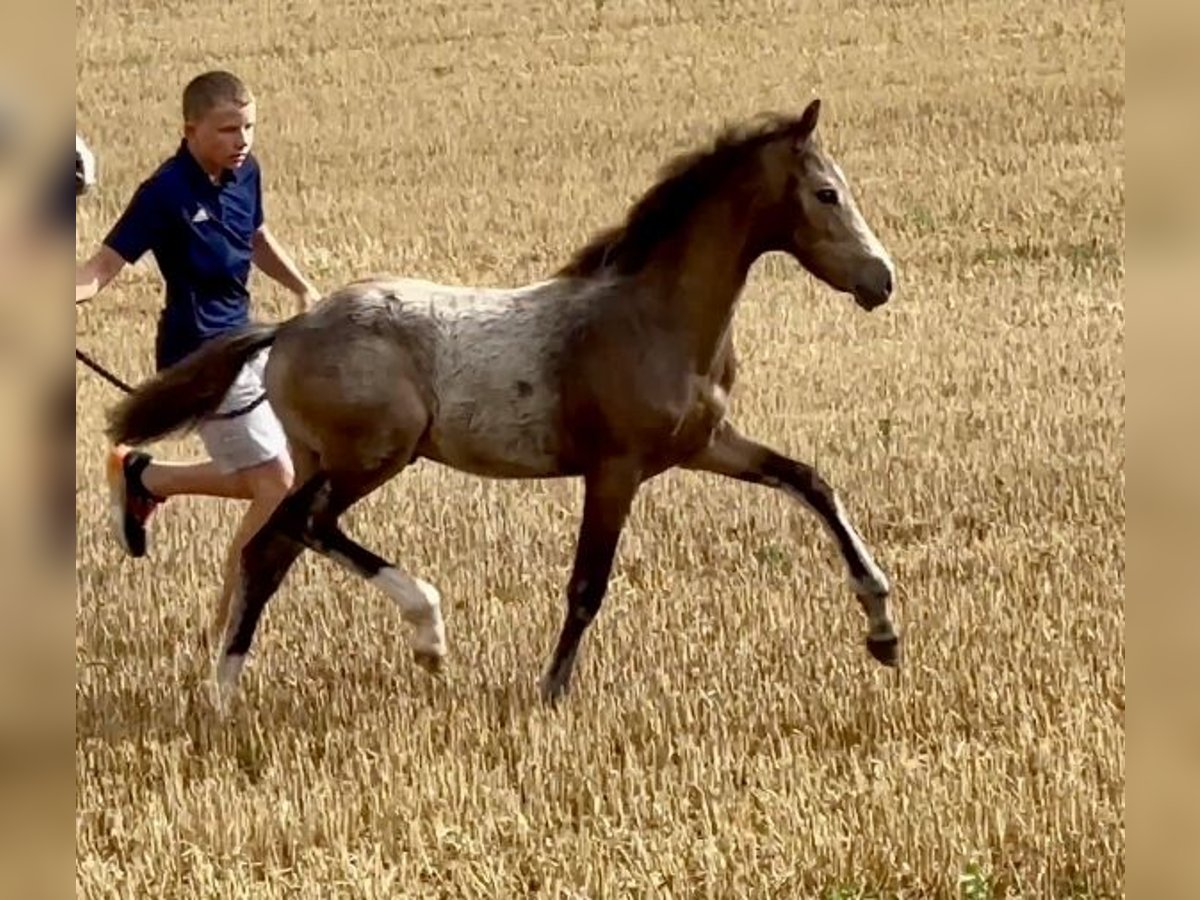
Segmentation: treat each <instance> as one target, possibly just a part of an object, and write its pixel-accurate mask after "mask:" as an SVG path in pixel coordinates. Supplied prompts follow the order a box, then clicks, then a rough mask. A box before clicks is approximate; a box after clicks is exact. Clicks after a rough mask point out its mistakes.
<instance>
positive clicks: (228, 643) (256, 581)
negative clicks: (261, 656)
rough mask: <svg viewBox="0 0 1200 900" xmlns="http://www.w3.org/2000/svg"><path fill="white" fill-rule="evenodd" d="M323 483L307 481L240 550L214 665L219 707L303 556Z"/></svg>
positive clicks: (317, 478) (318, 477)
mask: <svg viewBox="0 0 1200 900" xmlns="http://www.w3.org/2000/svg"><path fill="white" fill-rule="evenodd" d="M327 481H328V476H326V475H325V474H324V473H322V472H317V473H314V474H312V475H309V477H308V478H307V480H305V481H304V482H303V483H301V484H300V485H299V486H298V487H297V488H296V489H295V490H294V491H292V493H290V494H288V496H286V497H285V498H284V499H283V501H282V502H281V503H280V504H279V506H277V507H276V508H275V511H274V512H273V513H272V514H271V517H270V518H269V519H268V520H267V521H266V523H265V524H264V525H263V526H262V528H260V529H259V530H258V531H257V532H256V533H255V534H254V535H253V537H251V538H250V540H249V541H247V542H246V546H245V547H244V548H243V549H242V554H241V570H240V573H239V577H238V579H237V583H236V585H235V586H234V589H233V597H232V603H231V604H230V608H229V611H228V616H227V618H226V620H225V635H224V641H223V643H222V649H221V655H220V657H219V659H218V661H217V687H218V690H219V691H220V700H221V702H222V703H223V701H224V700H225V699H226V698H227V697H228V696H229V695H230V694H231V693H232V691H233V689H234V687H235V686H236V684H237V679H238V676H239V675H240V674H241V671H242V667H243V665H244V664H245V661H246V655H247V654H248V653H249V652H250V645H251V644H252V643H253V641H254V632H255V630H256V629H257V628H258V621H259V618H260V617H261V615H262V611H263V608H264V607H265V606H266V604H267V601H268V600H270V599H271V597H272V596H273V595H274V594H275V592H276V591H277V590H278V589H279V585H280V584H282V583H283V579H284V577H285V576H286V575H287V572H288V569H290V568H291V566H292V563H294V562H295V561H296V558H297V557H299V555H300V553H301V551H303V550H304V547H305V543H304V536H305V531H306V528H307V525H308V520H309V517H310V515H311V511H312V507H313V505H314V503H316V501H317V498H318V496H319V495H320V493H321V491H322V490H323V489H326V488H327Z"/></svg>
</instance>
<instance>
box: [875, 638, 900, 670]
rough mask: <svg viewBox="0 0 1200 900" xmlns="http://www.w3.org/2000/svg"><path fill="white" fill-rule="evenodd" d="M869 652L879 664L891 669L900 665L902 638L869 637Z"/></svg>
mask: <svg viewBox="0 0 1200 900" xmlns="http://www.w3.org/2000/svg"><path fill="white" fill-rule="evenodd" d="M867 650H868V651H869V652H870V654H871V655H872V656H873V657H875V659H876V660H877V661H878V662H880V663H883V665H885V666H888V667H889V668H895V667H896V666H898V665H900V638H898V637H896V636H895V635H891V636H889V637H878V638H877V637H868V638H867Z"/></svg>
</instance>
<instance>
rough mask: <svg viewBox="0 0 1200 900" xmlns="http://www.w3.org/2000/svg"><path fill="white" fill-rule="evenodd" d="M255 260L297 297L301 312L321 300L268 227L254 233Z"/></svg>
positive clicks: (265, 272)
mask: <svg viewBox="0 0 1200 900" xmlns="http://www.w3.org/2000/svg"><path fill="white" fill-rule="evenodd" d="M253 260H254V264H255V265H256V266H258V268H259V269H261V270H262V271H263V273H264V274H265V275H267V276H268V277H270V278H272V279H274V280H275V281H277V282H279V284H281V285H282V286H283V287H285V288H287V289H288V290H289V291H291V292H292V293H293V294H295V295H296V303H297V306H298V311H299V312H304V310H305V309H307V308H308V307H309V306H310V305H311V304H313V303H316V302H317V300H319V299H320V298H321V294H320V292H319V291H318V290H317V289H316V288H315V287H313V286H312V285H311V284H310V283H309V282H308V280H307V279H306V278H305V277H304V276H303V275H301V274H300V270H299V269H298V268H297V267H296V264H295V263H294V262H293V261H292V258H291V257H290V256H289V255H288V253H287V251H286V250H284V249H283V245H282V244H280V243H279V241H278V240H277V239H276V238H275V235H273V234H271V230H270V229H269V228H267V226H266V225H260V226H259V228H258V231H256V232H254V255H253Z"/></svg>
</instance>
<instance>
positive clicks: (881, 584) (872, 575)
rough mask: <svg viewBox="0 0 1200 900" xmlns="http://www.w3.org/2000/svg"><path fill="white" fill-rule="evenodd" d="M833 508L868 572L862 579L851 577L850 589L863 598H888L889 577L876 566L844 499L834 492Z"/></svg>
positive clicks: (856, 554)
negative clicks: (847, 511) (853, 522)
mask: <svg viewBox="0 0 1200 900" xmlns="http://www.w3.org/2000/svg"><path fill="white" fill-rule="evenodd" d="M833 508H834V511H835V512H836V514H837V517H838V522H839V523H840V524H841V526H842V528H844V529H845V530H846V534H848V535H849V536H850V545H851V546H852V547H853V548H854V555H855V556H857V557H858V560H859V562H860V563H861V564H862V566H863V568H864V569H866V570H867V574H866V575H865V576H863V577H862V578H855V577H854V576H853V575H851V576H850V587H851V588H853V590H854V593H856V594H858V595H859V596H860V597H861V596H864V595H866V596H886V595H887V594H888V593H890V592H891V589H892V588H891V585H890V584H888V580H887V576H886V575H884V574H883V571H882V570H881V569H880V568H879V566H878V564H876V562H875V559H874V557H872V556H871V551H870V550H868V549H867V545H866V544H865V543H864V542H863V539H862V538H861V537H860V536H859V534H858V532H857V531H856V530H855V529H854V526H853V525H852V524H850V518H849V517H848V516H847V515H846V509H845V507H843V506H842V499H841V498H840V497H839V496H838V495H837V492H834V495H833Z"/></svg>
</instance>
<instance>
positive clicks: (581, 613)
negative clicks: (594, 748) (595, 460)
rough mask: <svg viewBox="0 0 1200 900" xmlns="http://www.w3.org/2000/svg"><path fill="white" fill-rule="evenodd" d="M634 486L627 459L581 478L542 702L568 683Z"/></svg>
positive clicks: (637, 480)
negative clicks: (560, 616) (575, 533)
mask: <svg viewBox="0 0 1200 900" xmlns="http://www.w3.org/2000/svg"><path fill="white" fill-rule="evenodd" d="M640 484H641V472H640V469H639V467H638V465H637V463H636V462H633V461H628V460H614V461H611V462H608V463H605V464H602V465H601V467H600V468H599V469H598V470H597V471H595V472H592V473H591V474H589V475H588V476H587V477H586V479H585V485H584V500H583V520H582V521H581V523H580V526H579V537H578V541H577V543H576V545H575V563H574V566H573V568H572V571H571V579H570V581H569V582H568V584H567V614H566V618H565V619H564V621H563V624H562V629H561V631H560V632H559V636H558V643H557V645H556V646H555V648H554V656H553V658H552V659H551V660H550V666H549V668H548V669H547V671H546V674H545V676H544V677H543V679H542V699H543V700H544V701H545V702H546V703H550V704H553V703H554V702H556V701H557V700H559V699H560V698H561V697H562V696H563V695H564V694H566V693H567V691H568V689H569V687H570V683H571V673H572V671H573V670H574V668H575V656H576V654H577V653H578V652H579V643H580V641H581V640H582V639H583V635H584V632H586V631H587V629H588V626H589V625H591V623H592V620H594V619H595V618H596V615H597V613H599V612H600V604H601V602H602V601H603V599H604V595H605V593H607V591H608V579H609V575H610V573H611V572H612V566H613V560H614V558H615V557H616V552H617V543H618V542H619V540H620V537H621V531H622V529H623V528H624V527H625V521H626V519H627V518H628V516H629V510H630V508H631V507H632V505H633V498H634V497H635V496H636V494H637V491H638V487H639V486H640Z"/></svg>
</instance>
